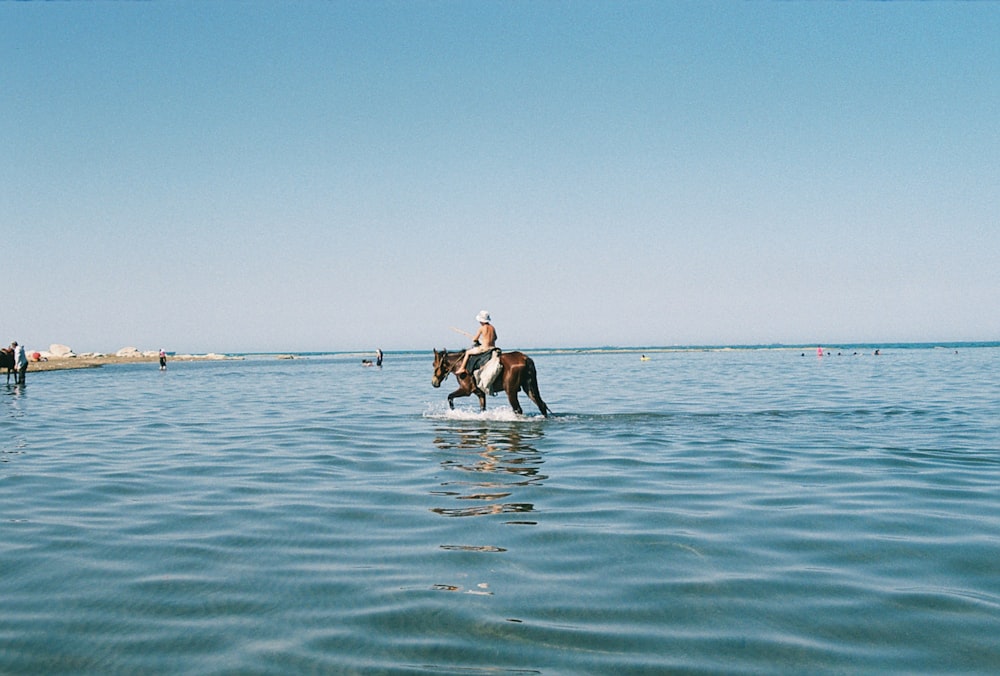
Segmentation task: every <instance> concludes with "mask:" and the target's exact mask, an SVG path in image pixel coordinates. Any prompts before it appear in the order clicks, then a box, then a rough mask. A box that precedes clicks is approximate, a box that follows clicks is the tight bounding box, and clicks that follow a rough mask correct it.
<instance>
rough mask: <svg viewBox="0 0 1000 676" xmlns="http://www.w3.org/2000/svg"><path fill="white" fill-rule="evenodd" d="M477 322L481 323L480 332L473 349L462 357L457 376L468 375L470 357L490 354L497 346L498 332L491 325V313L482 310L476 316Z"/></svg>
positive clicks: (477, 333)
mask: <svg viewBox="0 0 1000 676" xmlns="http://www.w3.org/2000/svg"><path fill="white" fill-rule="evenodd" d="M476 321H477V322H479V331H477V332H476V335H474V336H473V337H472V347H470V348H469V349H468V350H466V351H465V356H464V357H462V364H461V365H460V366H459V367H458V371H456V372H455V375H457V376H460V377H461V376H465V375H468V371H466V366H467V365H468V363H469V357H471V356H472V355H474V354H482V353H484V352H489V351H490V350H493V349H495V348H496V346H497V330H496V329H495V328H493V325H492V324H490V313H489V312H487V311H486V310H481V311H480V312H479V314H478V315H476Z"/></svg>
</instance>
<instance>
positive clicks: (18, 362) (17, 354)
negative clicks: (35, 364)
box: [10, 340, 28, 385]
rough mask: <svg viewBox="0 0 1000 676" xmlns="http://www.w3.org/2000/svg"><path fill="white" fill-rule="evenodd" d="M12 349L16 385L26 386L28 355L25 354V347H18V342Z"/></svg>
mask: <svg viewBox="0 0 1000 676" xmlns="http://www.w3.org/2000/svg"><path fill="white" fill-rule="evenodd" d="M10 347H11V349H12V350H14V384H15V385H17V384H18V383H20V384H21V385H24V374H25V373H27V372H28V355H26V354H25V353H24V346H23V345H18V344H17V341H16V340H15V341H14V342H13V343H11V344H10Z"/></svg>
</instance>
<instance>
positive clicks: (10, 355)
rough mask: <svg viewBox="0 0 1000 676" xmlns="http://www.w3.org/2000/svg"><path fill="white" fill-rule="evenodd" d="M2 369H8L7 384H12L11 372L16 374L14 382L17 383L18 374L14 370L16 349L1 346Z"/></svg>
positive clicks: (0, 367)
mask: <svg viewBox="0 0 1000 676" xmlns="http://www.w3.org/2000/svg"><path fill="white" fill-rule="evenodd" d="M0 369H7V384H8V385H10V374H11V373H13V374H14V383H15V384H17V380H18V375H17V372H16V371H15V370H14V350H12V349H10V348H8V347H4V348H0Z"/></svg>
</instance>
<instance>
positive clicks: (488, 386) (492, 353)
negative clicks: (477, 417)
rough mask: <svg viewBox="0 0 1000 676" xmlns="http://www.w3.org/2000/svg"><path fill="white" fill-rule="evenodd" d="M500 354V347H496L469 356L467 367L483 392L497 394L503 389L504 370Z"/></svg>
mask: <svg viewBox="0 0 1000 676" xmlns="http://www.w3.org/2000/svg"><path fill="white" fill-rule="evenodd" d="M500 354H501V351H500V348H499V347H494V348H493V349H492V350H489V351H487V352H483V353H482V354H474V355H472V356H471V357H469V361H468V363H467V364H466V369H467V370H468V371H469V373H471V374H472V377H473V379H474V380H475V381H476V385H477V386H478V387H479V389H480V390H482V391H483V392H489V393H490V394H496V393H497V392H499V391H500V390H501V389H503V388H502V386H501V384H500V372H501V371H502V370H503V366H502V365H501V364H500Z"/></svg>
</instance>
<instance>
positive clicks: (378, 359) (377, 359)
mask: <svg viewBox="0 0 1000 676" xmlns="http://www.w3.org/2000/svg"><path fill="white" fill-rule="evenodd" d="M375 366H378V367H379V368H382V348H379V349H377V350H375Z"/></svg>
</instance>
